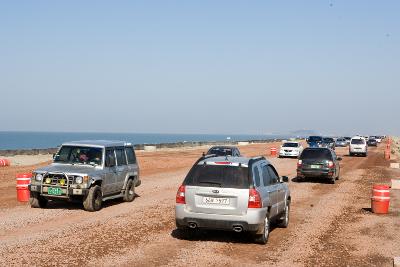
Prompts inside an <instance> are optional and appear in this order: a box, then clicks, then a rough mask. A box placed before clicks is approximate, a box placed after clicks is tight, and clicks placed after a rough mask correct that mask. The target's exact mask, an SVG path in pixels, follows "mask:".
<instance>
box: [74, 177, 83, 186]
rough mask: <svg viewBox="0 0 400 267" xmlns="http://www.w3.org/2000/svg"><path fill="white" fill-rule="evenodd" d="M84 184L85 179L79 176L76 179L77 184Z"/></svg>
mask: <svg viewBox="0 0 400 267" xmlns="http://www.w3.org/2000/svg"><path fill="white" fill-rule="evenodd" d="M82 182H83V178H82V177H81V176H78V177H76V178H75V183H77V184H81V183H82Z"/></svg>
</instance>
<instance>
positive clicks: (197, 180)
mask: <svg viewBox="0 0 400 267" xmlns="http://www.w3.org/2000/svg"><path fill="white" fill-rule="evenodd" d="M184 185H189V186H190V185H191V186H205V187H224V188H239V189H246V188H249V175H248V168H245V167H238V166H227V165H205V164H201V165H196V166H194V167H193V168H192V169H191V170H190V172H189V174H188V175H187V176H186V178H185V181H184Z"/></svg>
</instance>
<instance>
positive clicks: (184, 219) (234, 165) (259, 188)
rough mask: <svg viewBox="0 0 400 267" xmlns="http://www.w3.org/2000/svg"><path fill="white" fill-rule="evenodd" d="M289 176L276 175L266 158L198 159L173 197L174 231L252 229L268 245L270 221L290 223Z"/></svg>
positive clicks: (237, 230) (282, 224)
mask: <svg viewBox="0 0 400 267" xmlns="http://www.w3.org/2000/svg"><path fill="white" fill-rule="evenodd" d="M286 182H288V177H286V176H284V177H279V176H278V173H277V172H276V170H275V168H274V167H273V166H272V165H271V163H270V162H269V161H267V160H266V159H265V158H264V157H257V158H251V159H250V158H244V157H230V156H226V157H215V156H213V155H210V156H205V157H202V158H200V159H199V160H198V161H197V162H196V163H195V164H194V166H193V167H192V169H191V170H190V172H189V174H188V175H187V176H186V178H185V180H184V181H183V184H182V185H181V186H180V187H179V189H178V192H177V195H176V205H175V219H176V226H177V228H178V229H181V230H184V231H186V232H187V233H189V234H190V232H191V231H193V230H194V229H197V228H199V229H202V228H206V229H216V230H228V231H235V232H242V231H246V232H250V233H252V234H253V235H254V238H255V241H256V242H257V243H262V244H266V243H267V241H268V236H269V232H270V225H271V223H273V222H277V223H278V225H279V226H280V227H287V226H288V223H289V210H290V200H291V197H290V191H289V188H288V185H287V183H286Z"/></svg>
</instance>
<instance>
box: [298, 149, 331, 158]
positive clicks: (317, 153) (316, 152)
mask: <svg viewBox="0 0 400 267" xmlns="http://www.w3.org/2000/svg"><path fill="white" fill-rule="evenodd" d="M300 159H332V154H331V152H330V151H329V150H328V149H305V150H304V151H303V153H301V156H300Z"/></svg>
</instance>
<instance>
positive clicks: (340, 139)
mask: <svg viewBox="0 0 400 267" xmlns="http://www.w3.org/2000/svg"><path fill="white" fill-rule="evenodd" d="M337 141H339V142H344V141H346V139H344V138H338V140H337Z"/></svg>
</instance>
